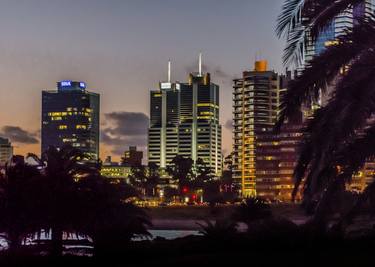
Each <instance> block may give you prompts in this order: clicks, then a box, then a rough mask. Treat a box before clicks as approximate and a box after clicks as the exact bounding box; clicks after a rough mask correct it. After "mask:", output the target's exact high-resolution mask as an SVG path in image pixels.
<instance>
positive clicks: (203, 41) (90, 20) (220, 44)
mask: <svg viewBox="0 0 375 267" xmlns="http://www.w3.org/2000/svg"><path fill="white" fill-rule="evenodd" d="M282 2H283V0H230V1H229V0H0V32H1V38H0V81H1V83H0V136H5V137H9V138H11V140H12V142H13V143H14V145H15V152H16V153H19V154H24V153H26V152H35V153H39V150H40V147H39V134H40V130H39V129H40V112H41V90H44V89H53V88H55V83H56V82H57V81H58V80H62V79H69V80H79V81H86V82H87V83H88V89H89V90H91V91H94V92H98V93H100V94H101V122H102V130H103V135H102V141H103V143H102V146H101V157H102V158H104V156H105V155H110V154H112V155H116V154H118V153H119V152H122V151H123V150H125V148H126V147H127V146H128V145H136V144H138V145H141V146H145V144H146V129H147V116H148V114H149V90H150V89H155V88H157V84H158V82H159V81H160V80H165V79H166V76H167V70H166V66H167V61H168V59H171V60H172V79H173V80H178V81H186V78H187V74H188V71H194V70H195V69H196V68H197V58H198V53H199V52H200V51H202V53H203V60H204V71H209V72H211V75H212V79H213V81H214V82H215V83H218V84H219V85H220V86H221V87H220V89H221V114H220V115H221V122H222V124H223V135H224V144H223V149H224V152H225V153H228V152H229V151H230V149H231V130H230V129H228V128H229V127H225V125H229V124H230V123H228V120H230V119H231V116H232V115H231V105H232V102H231V92H232V89H231V80H232V79H233V78H234V77H237V76H239V75H241V73H242V71H243V70H245V69H251V68H252V67H253V61H254V60H255V58H258V59H259V58H265V59H267V60H268V61H269V67H270V69H275V70H277V71H279V72H280V71H282V69H283V67H282V64H281V54H282V49H283V46H284V44H283V41H282V40H278V39H277V38H276V36H275V33H274V28H275V24H276V22H275V21H276V17H277V15H278V13H279V12H280V9H281V5H282ZM107 132H111V133H114V134H112V135H111V136H108V135H106V134H105V133H107Z"/></svg>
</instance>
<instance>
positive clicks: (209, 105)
mask: <svg viewBox="0 0 375 267" xmlns="http://www.w3.org/2000/svg"><path fill="white" fill-rule="evenodd" d="M199 62H200V63H199V72H197V73H191V74H190V75H189V81H188V82H187V83H177V82H176V83H171V81H170V71H169V75H168V82H165V83H160V89H159V90H157V91H151V101H150V114H151V116H150V128H149V140H148V148H149V152H148V153H149V162H153V163H156V164H157V165H158V166H160V167H161V168H162V169H165V168H166V167H168V164H169V163H170V162H171V160H172V159H173V158H174V157H175V156H176V155H181V156H184V157H188V158H191V159H192V160H193V161H194V162H197V160H198V159H201V160H203V161H204V163H205V164H206V166H207V167H209V168H210V170H211V175H212V176H220V175H221V172H222V153H221V125H220V123H219V86H218V85H216V84H214V83H212V82H211V77H210V74H209V73H206V74H203V73H202V60H201V56H200V60H199Z"/></svg>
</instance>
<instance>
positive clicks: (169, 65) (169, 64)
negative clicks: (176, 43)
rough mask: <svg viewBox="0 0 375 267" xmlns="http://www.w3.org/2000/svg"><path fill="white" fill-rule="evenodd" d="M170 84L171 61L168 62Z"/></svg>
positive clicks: (169, 80)
mask: <svg viewBox="0 0 375 267" xmlns="http://www.w3.org/2000/svg"><path fill="white" fill-rule="evenodd" d="M168 82H169V83H170V82H171V61H170V60H169V61H168Z"/></svg>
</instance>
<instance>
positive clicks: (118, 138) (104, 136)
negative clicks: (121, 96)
mask: <svg viewBox="0 0 375 267" xmlns="http://www.w3.org/2000/svg"><path fill="white" fill-rule="evenodd" d="M104 116H105V118H106V120H107V123H106V125H108V126H107V127H106V128H104V129H103V130H102V131H101V141H102V142H103V143H104V144H106V145H109V146H112V147H113V150H112V151H111V152H112V153H113V154H115V155H121V154H122V153H123V152H124V151H125V149H126V148H127V147H128V146H138V147H139V148H140V149H145V148H146V145H147V129H148V123H149V118H148V116H147V115H146V114H144V113H136V112H126V111H123V112H112V113H107V114H105V115H104Z"/></svg>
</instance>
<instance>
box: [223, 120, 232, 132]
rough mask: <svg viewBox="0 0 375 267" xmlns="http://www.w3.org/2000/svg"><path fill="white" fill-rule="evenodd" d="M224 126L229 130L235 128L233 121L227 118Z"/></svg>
mask: <svg viewBox="0 0 375 267" xmlns="http://www.w3.org/2000/svg"><path fill="white" fill-rule="evenodd" d="M224 127H225V128H226V129H228V130H232V129H233V121H232V120H227V122H226V123H225V124H224Z"/></svg>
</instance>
